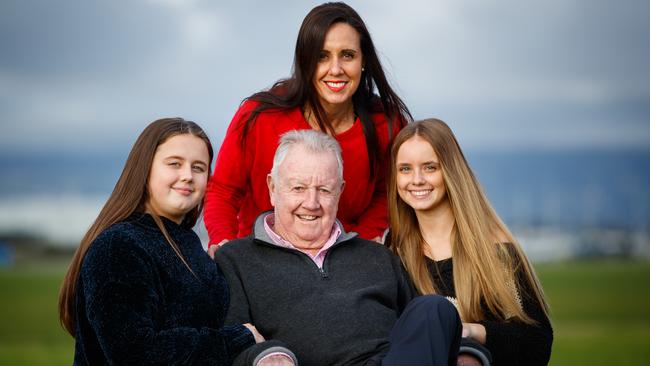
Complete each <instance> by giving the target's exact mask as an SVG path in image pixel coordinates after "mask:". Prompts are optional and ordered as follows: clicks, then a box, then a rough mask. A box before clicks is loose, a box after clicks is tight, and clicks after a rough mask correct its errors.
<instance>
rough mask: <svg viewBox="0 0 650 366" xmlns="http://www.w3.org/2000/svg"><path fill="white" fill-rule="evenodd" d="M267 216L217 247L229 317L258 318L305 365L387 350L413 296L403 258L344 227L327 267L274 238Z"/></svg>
mask: <svg viewBox="0 0 650 366" xmlns="http://www.w3.org/2000/svg"><path fill="white" fill-rule="evenodd" d="M262 217H263V215H262V216H260V217H258V219H257V221H256V223H255V227H254V233H253V236H251V237H247V238H243V239H238V240H234V241H232V242H229V243H228V244H226V245H224V246H223V247H222V248H221V249H220V250H219V251H217V255H216V257H215V260H216V261H217V263H218V264H219V268H220V269H221V270H222V271H223V272H224V274H225V275H226V278H227V279H228V282H229V284H230V294H231V301H230V310H229V312H228V315H227V318H226V323H229V324H241V323H246V322H250V323H253V324H254V325H255V326H256V327H257V329H258V330H259V331H260V333H261V334H262V335H264V337H265V338H266V339H277V340H280V341H283V342H284V343H285V344H287V346H288V347H289V348H290V349H291V350H292V351H294V353H295V354H296V356H297V358H298V361H299V362H300V365H301V366H309V365H319V366H322V365H363V364H365V363H366V361H367V360H368V359H370V358H375V357H377V356H379V355H383V354H385V353H386V352H387V351H388V348H389V344H388V334H389V332H390V330H391V328H392V326H393V324H394V323H395V321H396V320H397V318H398V317H399V315H400V314H401V311H402V310H403V309H404V307H405V306H406V304H407V303H408V301H409V300H410V299H411V298H412V296H413V290H412V287H411V286H410V284H409V282H408V277H407V274H406V273H405V271H404V270H403V268H402V266H401V264H400V262H399V259H397V257H395V256H394V255H393V254H392V253H391V252H390V251H389V250H388V249H386V248H385V247H384V246H382V245H379V244H377V243H374V242H371V241H367V240H364V239H360V238H357V237H356V234H350V233H345V232H344V233H342V234H341V236H340V237H339V238H338V240H337V241H336V243H335V244H334V245H333V246H332V247H331V248H330V249H329V250H328V252H327V254H326V257H325V261H324V263H323V268H322V270H321V269H319V268H318V267H317V266H316V264H315V263H314V262H313V261H312V260H311V259H310V258H309V257H308V256H307V255H306V254H304V253H302V252H300V251H298V250H294V249H288V248H282V247H278V246H276V245H274V244H272V241H271V239H270V238H268V236H267V234H266V231H265V230H264V227H263V222H262Z"/></svg>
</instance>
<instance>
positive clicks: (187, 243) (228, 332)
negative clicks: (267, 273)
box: [74, 214, 255, 365]
mask: <svg viewBox="0 0 650 366" xmlns="http://www.w3.org/2000/svg"><path fill="white" fill-rule="evenodd" d="M162 220H163V222H164V225H165V227H166V229H167V230H168V232H169V234H170V235H171V237H172V238H173V239H174V241H175V242H176V244H177V245H178V247H179V248H180V250H181V252H182V254H183V256H184V257H185V259H186V260H187V262H188V264H189V265H190V267H191V268H192V270H193V271H194V274H192V272H190V271H189V270H188V268H187V267H186V266H185V265H184V264H183V262H182V261H181V259H180V258H179V257H178V256H177V255H176V254H175V253H174V251H173V249H172V247H171V246H170V245H169V243H167V241H166V240H165V238H164V236H163V234H162V232H161V231H160V230H159V229H158V227H157V226H156V224H155V222H154V220H153V218H152V217H151V216H149V215H148V214H134V215H132V216H131V217H129V218H128V219H127V220H125V221H123V222H120V223H118V224H115V225H113V226H111V227H110V228H108V229H106V230H105V231H104V232H102V233H101V234H100V235H99V236H98V237H97V239H95V241H94V242H93V243H92V245H91V246H90V248H89V249H88V252H87V253H86V256H85V258H84V260H83V263H82V266H81V272H80V276H79V280H78V282H77V297H76V316H77V318H76V324H77V325H76V332H75V339H76V344H75V358H74V363H75V364H76V365H103V364H120V365H149V364H161V365H163V364H164V365H176V364H192V365H196V364H211V365H230V364H231V363H232V360H233V359H234V357H236V356H237V355H238V354H239V353H240V352H241V351H242V350H243V349H245V348H246V347H248V346H250V345H253V344H255V340H254V338H253V336H252V334H251V332H250V331H248V330H247V329H246V328H245V327H244V326H242V325H234V326H227V327H224V326H223V322H224V319H225V316H226V312H227V310H228V306H229V301H230V299H229V288H228V284H227V283H226V280H225V278H224V277H223V275H222V273H221V271H220V270H219V269H218V267H217V265H216V264H215V262H213V261H212V260H211V259H210V257H209V256H208V255H207V254H206V253H205V252H204V251H203V248H202V246H201V242H200V240H199V238H198V236H197V235H196V234H195V233H194V232H193V231H192V230H191V229H190V228H184V227H182V226H180V225H177V224H176V223H174V222H173V221H171V220H167V219H165V218H162Z"/></svg>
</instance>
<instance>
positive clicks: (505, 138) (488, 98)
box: [0, 0, 650, 152]
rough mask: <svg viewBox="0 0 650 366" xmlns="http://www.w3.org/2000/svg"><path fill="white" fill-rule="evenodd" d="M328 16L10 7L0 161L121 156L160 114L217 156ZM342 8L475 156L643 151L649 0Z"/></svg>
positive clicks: (430, 113) (429, 113)
mask: <svg viewBox="0 0 650 366" xmlns="http://www.w3.org/2000/svg"><path fill="white" fill-rule="evenodd" d="M319 3H320V2H314V1H259V2H255V1H248V0H244V1H232V2H217V1H183V0H159V1H154V0H150V1H144V0H141V1H87V0H61V1H47V0H42V1H33V0H5V1H2V2H0V49H1V56H0V124H1V125H0V126H1V128H2V134H0V152H21V151H25V152H33V151H36V152H49V151H68V152H84V151H89V150H92V151H98V152H102V151H107V152H108V151H114V150H118V151H122V150H124V149H128V147H129V146H130V145H131V144H132V143H133V141H134V139H135V137H136V136H137V134H138V133H139V132H140V131H141V130H142V128H143V127H144V126H145V125H146V124H147V123H148V122H150V121H153V120H154V119H157V118H160V117H166V116H182V117H184V118H187V119H192V120H194V121H196V122H198V123H199V124H201V125H202V126H203V127H204V128H205V129H206V130H207V131H208V132H209V134H210V135H211V137H212V138H213V140H214V141H215V144H219V143H220V141H221V139H222V137H223V133H224V131H225V128H226V127H227V125H228V123H229V121H230V118H231V117H232V114H233V113H234V111H235V109H236V108H237V106H238V104H239V102H240V101H241V100H242V99H243V98H244V97H246V96H248V95H250V94H251V93H253V92H255V91H258V90H260V89H263V88H267V87H269V86H270V85H271V84H272V83H273V82H274V81H276V80H277V79H279V78H282V77H286V76H288V75H289V73H290V69H291V63H292V59H293V47H294V43H295V39H296V34H297V32H298V28H299V26H300V22H301V21H302V19H303V17H304V16H305V15H306V14H307V12H308V11H309V10H310V9H311V8H312V7H313V6H315V5H317V4H319ZM348 3H349V4H350V5H352V6H353V7H354V8H355V9H356V10H357V11H358V12H359V13H360V14H361V16H362V17H363V18H364V20H365V22H366V24H367V26H368V28H369V29H370V31H371V34H372V35H373V39H374V41H375V45H376V46H377V48H378V49H379V51H380V54H381V55H382V61H383V62H384V67H385V69H386V70H387V71H388V73H389V76H390V79H391V81H392V84H393V86H395V87H396V89H397V90H398V92H399V94H400V95H401V96H402V97H403V98H404V99H405V101H406V102H407V104H408V106H409V107H410V108H411V111H412V112H413V114H414V116H415V117H416V118H426V117H439V118H442V119H444V120H446V121H447V122H449V124H450V125H451V126H452V128H453V129H454V130H455V131H456V132H457V134H458V135H459V138H460V140H461V144H463V145H464V146H465V147H467V148H491V149H497V148H498V149H519V148H523V147H527V148H540V149H545V148H573V147H605V148H616V147H635V148H647V147H649V146H650V66H649V65H650V47H648V40H649V39H650V19H649V18H650V2H648V1H646V0H624V1H614V0H547V1H541V0H535V1H526V0H524V1H521V0H520V1H516V0H500V1H478V0H453V1H452V0H443V1H431V0H428V1H425V0H422V1H419V0H417V1H408V0H406V1H402V2H399V3H398V2H395V1H389V0H375V1H350V2H348Z"/></svg>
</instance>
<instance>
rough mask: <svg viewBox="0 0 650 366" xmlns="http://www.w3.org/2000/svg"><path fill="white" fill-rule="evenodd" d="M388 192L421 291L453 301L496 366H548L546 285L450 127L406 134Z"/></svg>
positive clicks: (396, 233)
mask: <svg viewBox="0 0 650 366" xmlns="http://www.w3.org/2000/svg"><path fill="white" fill-rule="evenodd" d="M388 194H389V197H388V203H389V211H390V225H391V228H390V233H389V235H388V237H387V238H386V244H387V245H388V246H389V247H390V248H391V249H392V250H393V251H394V252H395V253H396V254H397V255H398V256H399V257H400V258H401V260H402V262H403V264H404V266H405V267H406V269H407V271H408V272H409V275H410V277H411V279H412V281H413V283H414V285H415V287H416V289H417V291H418V292H419V293H420V294H439V295H443V296H446V297H447V298H448V299H450V301H452V302H453V303H454V304H455V305H456V307H457V309H458V312H459V314H460V316H461V319H462V321H463V336H464V337H465V338H466V341H468V344H470V345H471V343H473V344H475V345H476V344H478V345H477V347H476V348H479V349H482V350H484V349H485V348H487V350H489V353H488V354H491V356H492V360H493V363H494V364H495V365H546V364H547V363H548V361H549V358H550V354H551V344H552V341H553V330H552V328H551V324H550V322H549V318H548V304H547V302H546V300H545V298H544V293H543V291H542V287H541V285H540V283H539V280H538V279H537V277H536V275H535V272H534V270H533V267H532V265H531V264H530V262H529V261H528V259H527V257H526V255H525V254H524V252H523V250H522V249H521V247H520V246H519V244H518V243H517V240H516V239H515V238H514V236H513V235H512V233H510V231H509V230H508V228H507V227H506V225H505V224H504V223H503V222H502V221H501V219H500V218H499V216H498V215H497V213H496V212H495V211H494V209H493V208H492V206H491V205H490V202H489V201H488V199H487V197H486V196H485V194H484V193H483V190H482V189H481V186H480V184H479V182H478V180H477V179H476V177H475V176H474V173H473V172H472V170H471V168H470V167H469V164H468V163H467V160H466V159H465V157H464V155H463V152H462V151H461V149H460V146H459V145H458V142H457V140H456V138H455V137H454V134H453V132H452V131H451V129H450V128H449V126H447V124H445V123H444V122H442V121H440V120H437V119H427V120H423V121H418V122H415V123H412V124H409V125H407V126H406V127H405V128H404V129H402V131H401V132H400V133H399V134H398V135H397V137H396V138H395V142H394V144H393V147H392V151H391V173H390V180H389V186H388ZM483 347H484V348H483ZM461 351H462V347H461ZM470 353H471V352H470ZM487 359H489V356H488V357H487ZM459 360H460V358H459ZM482 362H483V363H484V364H485V363H486V362H489V361H486V360H482Z"/></svg>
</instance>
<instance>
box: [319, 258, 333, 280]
mask: <svg viewBox="0 0 650 366" xmlns="http://www.w3.org/2000/svg"><path fill="white" fill-rule="evenodd" d="M323 266H325V263H324V262H323ZM318 272H320V278H321V280H329V279H330V275H328V274H327V272H326V271H325V269H323V268H322V267H321V268H319V269H318Z"/></svg>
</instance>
